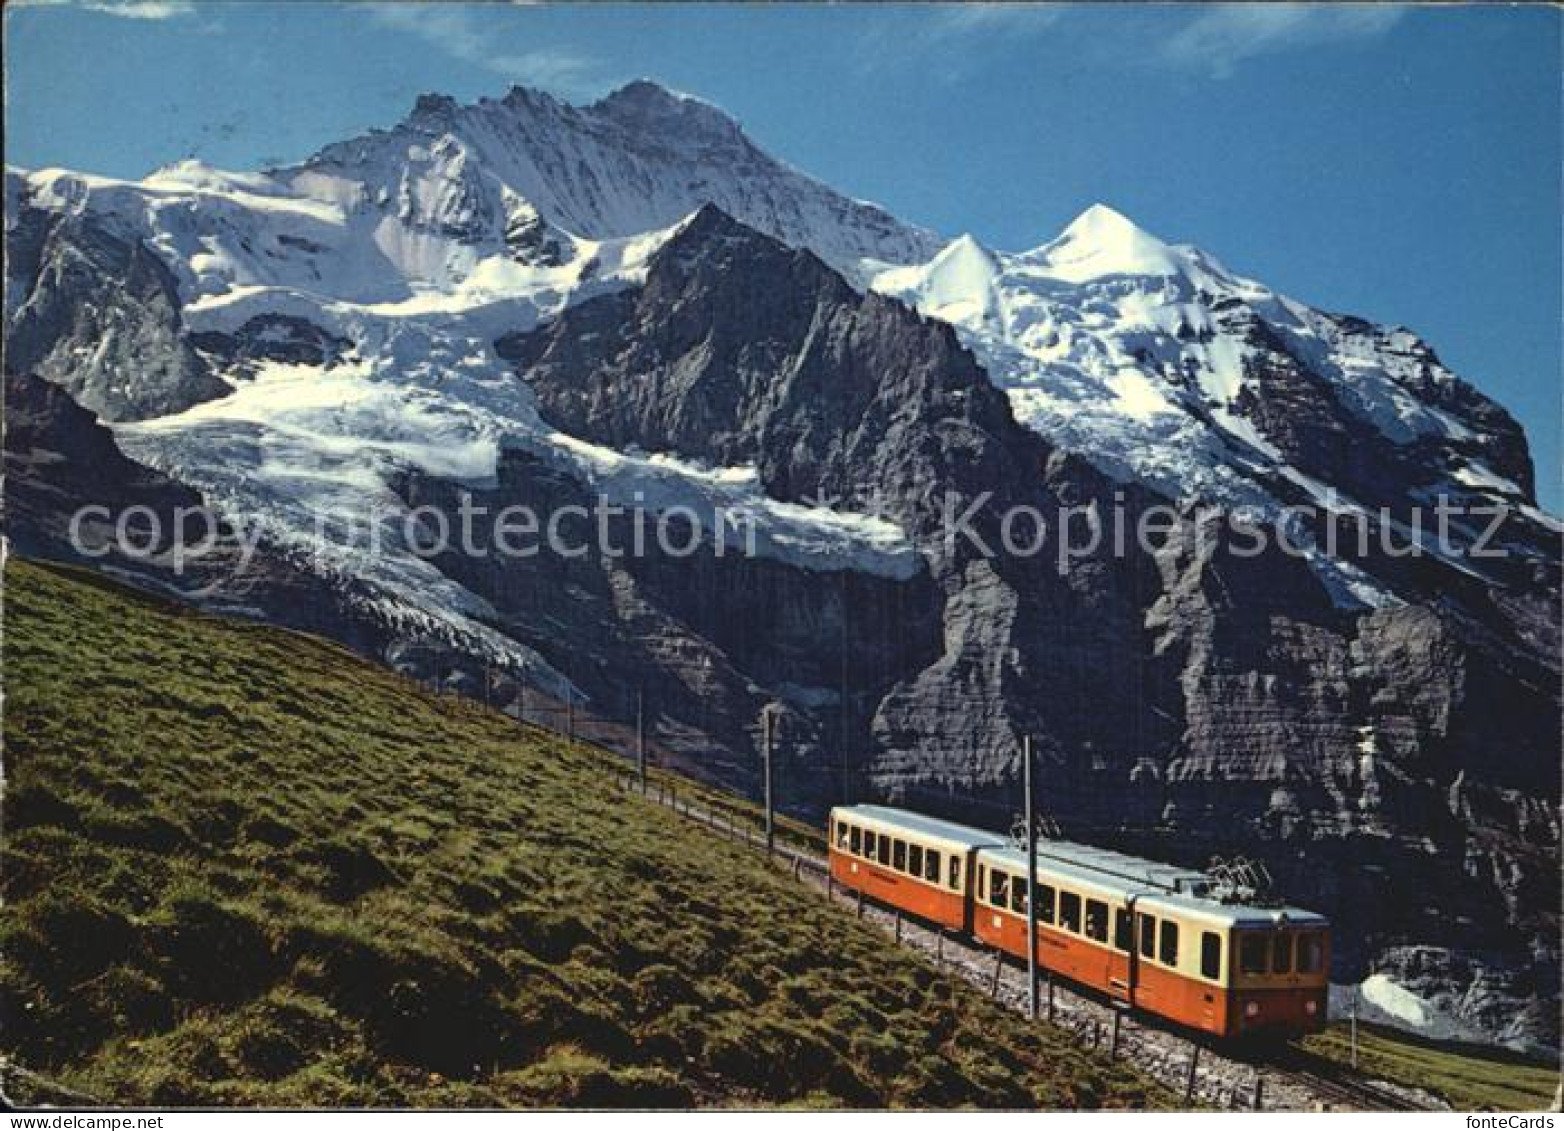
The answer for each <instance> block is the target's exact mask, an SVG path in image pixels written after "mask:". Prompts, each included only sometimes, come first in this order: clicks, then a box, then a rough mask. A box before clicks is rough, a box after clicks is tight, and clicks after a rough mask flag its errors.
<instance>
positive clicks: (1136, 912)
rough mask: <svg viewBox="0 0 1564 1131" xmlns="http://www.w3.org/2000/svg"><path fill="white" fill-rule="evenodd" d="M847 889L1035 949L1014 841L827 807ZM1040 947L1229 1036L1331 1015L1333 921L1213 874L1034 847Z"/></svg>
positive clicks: (919, 819)
mask: <svg viewBox="0 0 1564 1131" xmlns="http://www.w3.org/2000/svg"><path fill="white" fill-rule="evenodd" d="M829 835H830V856H831V874H832V875H833V876H834V877H835V879H836V881H837V882H838V883H840V884H842V885H843V886H845V887H848V888H852V889H856V890H859V891H862V892H863V893H864V895H865V896H868V897H870V898H872V899H874V900H876V901H878V902H881V903H884V904H888V905H890V906H893V907H897V908H900V909H901V910H903V911H905V912H908V913H909V914H912V915H915V916H917V917H919V918H921V919H924V920H927V921H929V922H932V923H937V924H939V925H941V926H944V927H948V928H950V929H951V930H954V931H960V932H962V933H964V934H966V935H969V936H971V937H974V938H976V939H978V940H980V941H981V942H983V943H985V944H987V945H989V946H992V947H997V948H999V949H1000V950H1003V951H1006V952H1007V953H1009V954H1012V955H1015V956H1016V957H1019V958H1023V959H1024V958H1025V957H1026V951H1027V947H1026V919H1027V916H1026V897H1027V893H1026V855H1025V853H1024V852H1023V851H1021V850H1018V849H1016V848H1015V847H1013V846H1011V844H1010V843H1009V841H1008V840H1007V838H1005V837H1002V836H999V835H996V834H994V833H989V832H984V831H983V830H981V829H974V828H968V827H967V826H965V825H958V824H954V823H952V822H950V821H942V820H937V819H935V818H932V817H926V816H923V815H921V814H918V813H912V812H908V811H907V810H904V809H892V808H887V807H884V806H879V805H853V806H848V807H839V808H836V809H833V810H832V812H831V826H830V833H829ZM1036 885H1037V893H1038V900H1037V955H1038V964H1039V967H1040V968H1041V969H1042V970H1045V971H1052V972H1054V973H1055V974H1057V975H1060V976H1062V977H1065V978H1068V979H1070V980H1072V981H1074V982H1078V983H1080V984H1081V985H1084V986H1089V987H1091V988H1093V989H1095V990H1099V991H1101V992H1103V993H1105V994H1108V995H1110V996H1111V997H1114V998H1117V999H1119V1000H1121V1001H1123V1002H1126V1003H1127V1004H1129V1005H1131V1006H1133V1007H1135V1008H1137V1009H1140V1010H1143V1011H1145V1012H1147V1013H1152V1014H1156V1015H1158V1016H1161V1017H1165V1018H1168V1019H1169V1020H1172V1021H1175V1022H1177V1023H1179V1024H1181V1025H1185V1026H1188V1027H1190V1028H1193V1029H1199V1030H1203V1031H1205V1032H1208V1033H1212V1034H1215V1035H1217V1036H1220V1037H1239V1036H1251V1035H1258V1034H1264V1035H1268V1036H1284V1037H1285V1036H1290V1035H1293V1034H1298V1033H1308V1032H1314V1031H1317V1030H1319V1029H1322V1028H1323V1027H1324V1025H1325V1016H1326V996H1327V994H1328V992H1329V985H1328V970H1329V960H1330V955H1329V948H1330V926H1329V924H1328V923H1327V922H1326V920H1325V919H1324V918H1323V917H1322V916H1320V915H1316V914H1314V913H1313V912H1310V911H1304V910H1301V909H1299V908H1295V907H1268V906H1267V907H1261V906H1254V905H1245V904H1243V903H1237V902H1232V901H1229V900H1226V899H1219V898H1217V897H1216V896H1215V895H1214V894H1213V885H1212V880H1211V879H1210V877H1208V876H1206V875H1205V874H1203V873H1200V872H1193V871H1188V870H1185V869H1181V868H1174V867H1171V866H1169V865H1165V864H1159V863H1157V862H1155V861H1151V860H1143V859H1140V858H1138V857H1134V856H1126V855H1124V854H1122V853H1117V852H1111V851H1108V850H1106V849H1101V848H1093V847H1090V846H1088V845H1083V844H1075V843H1071V842H1068V841H1058V840H1044V841H1040V842H1039V843H1038V846H1037V857H1036Z"/></svg>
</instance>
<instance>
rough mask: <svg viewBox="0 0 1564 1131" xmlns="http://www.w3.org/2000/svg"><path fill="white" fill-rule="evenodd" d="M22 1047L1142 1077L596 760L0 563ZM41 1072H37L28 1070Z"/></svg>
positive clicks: (306, 653) (701, 1091) (400, 1060)
mask: <svg viewBox="0 0 1564 1131" xmlns="http://www.w3.org/2000/svg"><path fill="white" fill-rule="evenodd" d="M5 580H6V583H7V596H6V626H5V627H6V652H5V668H4V677H5V689H6V704H5V707H6V710H5V728H4V738H5V744H6V750H7V755H8V757H7V773H8V776H9V787H8V790H7V793H6V796H5V802H4V818H5V822H6V835H5V858H4V872H3V883H4V896H5V899H6V902H7V913H6V915H5V917H4V921H3V926H0V932H3V934H0V1009H3V1010H4V1014H3V1017H0V1021H3V1030H0V1046H3V1048H4V1050H5V1052H6V1053H7V1054H8V1055H9V1056H11V1057H13V1058H14V1059H16V1060H17V1061H19V1062H20V1063H21V1064H23V1065H25V1066H27V1067H28V1068H30V1069H33V1070H36V1071H38V1072H40V1073H43V1074H44V1075H46V1076H48V1077H50V1078H52V1079H54V1080H56V1081H58V1082H59V1083H60V1084H62V1085H64V1086H67V1087H70V1088H73V1089H77V1090H79V1091H82V1092H85V1093H87V1094H89V1095H93V1096H97V1097H100V1098H102V1099H104V1100H113V1101H120V1102H145V1103H153V1104H177V1103H216V1104H261V1103H264V1104H278V1105H288V1104H322V1105H331V1104H339V1103H381V1104H414V1105H433V1104H440V1105H446V1104H449V1105H463V1104H485V1105H511V1104H517V1105H570V1104H596V1105H617V1104H633V1105H660V1104H685V1103H701V1104H746V1103H764V1104H771V1103H804V1104H812V1103H829V1104H835V1103H849V1104H874V1105H881V1104H890V1105H899V1104H916V1105H954V1104H965V1103H972V1104H980V1105H1000V1106H1028V1105H1042V1106H1048V1107H1056V1106H1057V1107H1071V1106H1092V1105H1099V1104H1101V1105H1113V1106H1126V1105H1132V1106H1139V1105H1143V1104H1148V1103H1153V1104H1154V1103H1159V1102H1163V1101H1164V1100H1165V1098H1166V1096H1165V1093H1161V1092H1159V1091H1157V1090H1155V1089H1154V1088H1152V1087H1150V1086H1148V1085H1147V1084H1145V1083H1144V1082H1143V1081H1142V1080H1140V1079H1139V1078H1138V1077H1136V1076H1134V1075H1133V1074H1132V1073H1131V1072H1130V1071H1129V1070H1128V1069H1127V1068H1125V1067H1123V1066H1114V1065H1109V1064H1106V1063H1104V1062H1103V1061H1101V1060H1097V1059H1093V1058H1091V1057H1089V1056H1087V1055H1086V1054H1084V1053H1082V1052H1080V1051H1078V1050H1076V1049H1074V1048H1072V1047H1070V1046H1069V1045H1067V1044H1065V1043H1064V1042H1063V1041H1062V1040H1060V1039H1057V1038H1055V1037H1051V1036H1049V1035H1048V1034H1047V1032H1046V1031H1045V1030H1039V1029H1036V1028H1031V1027H1028V1026H1026V1025H1025V1024H1024V1023H1023V1022H1022V1021H1021V1020H1020V1019H1019V1018H1017V1017H1015V1016H1014V1015H1011V1014H1008V1013H1005V1012H1003V1011H1001V1010H999V1009H997V1008H995V1007H993V1006H991V1005H990V1004H988V1003H987V1002H986V1001H984V1000H982V999H981V997H980V996H979V995H977V994H975V993H974V992H972V991H971V990H970V989H968V988H966V987H965V986H964V985H963V984H961V983H958V982H955V981H952V980H949V979H946V978H944V977H941V976H940V975H938V974H937V973H936V972H934V971H932V970H931V969H929V968H928V967H927V966H926V965H924V964H922V963H920V962H919V961H917V960H915V959H913V958H912V957H909V956H907V955H906V954H904V953H901V952H898V951H896V950H893V949H892V948H890V947H888V946H887V945H886V942H885V940H884V938H883V936H881V935H880V934H878V933H877V932H875V931H874V930H872V929H869V928H867V927H865V926H863V925H862V924H859V923H857V922H855V921H854V920H853V919H852V918H851V917H850V916H846V915H843V914H840V913H838V912H836V911H834V910H832V909H830V908H828V907H826V906H825V905H823V903H822V902H821V900H820V899H819V897H818V896H817V895H814V894H811V893H810V892H808V891H806V890H804V889H802V888H800V887H798V886H797V885H795V884H794V883H792V882H791V881H790V880H789V879H787V878H786V877H785V876H783V875H778V874H771V873H767V872H765V871H763V870H760V869H758V868H757V866H756V857H755V856H754V855H753V854H750V853H746V852H745V851H744V850H743V849H742V848H739V847H737V846H733V845H730V844H728V843H726V842H723V841H720V840H717V839H715V838H712V837H710V836H708V835H706V834H705V833H703V832H702V831H700V830H697V829H694V828H692V827H690V826H687V825H683V824H678V823H675V820H674V819H673V818H671V817H670V816H669V815H668V814H667V813H666V812H665V811H663V810H660V809H657V808H655V807H653V806H650V805H644V804H642V803H639V802H635V801H629V800H621V799H620V798H619V797H617V796H616V795H615V794H614V792H613V791H612V789H611V788H609V787H608V785H607V784H606V781H605V776H604V772H603V765H602V763H601V762H600V761H599V759H598V757H597V756H596V755H593V754H591V753H589V752H587V751H585V750H579V749H577V750H572V749H569V748H566V747H565V746H564V745H563V744H562V743H560V742H559V741H557V740H555V739H553V738H550V737H547V736H544V735H541V734H539V733H537V732H534V731H530V730H522V729H520V728H517V727H516V726H515V725H514V724H511V723H509V722H508V721H506V720H503V719H501V718H500V717H498V716H496V715H493V714H489V713H487V712H484V711H481V710H479V709H477V708H475V707H472V706H470V705H466V704H461V703H457V702H453V701H449V700H447V701H437V700H433V699H431V698H429V697H428V696H426V695H425V694H423V693H421V692H419V691H417V690H415V689H414V688H412V687H411V686H409V685H408V684H407V683H406V682H404V681H402V680H400V679H399V678H397V677H396V676H394V675H392V674H391V673H389V672H387V671H385V670H382V669H380V668H377V667H374V666H372V665H370V664H366V663H364V662H362V661H360V660H358V659H356V658H355V657H353V656H351V655H350V654H348V653H347V652H345V651H343V650H341V649H339V648H337V647H335V646H332V645H330V644H326V643H323V642H320V641H316V640H313V639H310V638H306V637H302V636H298V635H295V634H289V633H283V632H280V631H275V630H271V629H265V628H260V627H256V626H252V625H247V624H242V623H238V622H227V621H218V620H213V619H209V618H204V617H200V616H197V615H194V614H192V613H189V612H187V611H184V610H180V609H176V608H173V607H170V606H166V605H164V604H162V603H161V602H157V601H154V600H152V599H149V598H146V597H143V596H140V595H136V594H131V593H128V592H127V591H125V590H123V589H120V588H118V587H115V586H113V585H111V584H110V583H107V582H104V581H102V580H99V579H97V578H94V577H92V576H90V575H86V574H80V573H75V572H67V571H63V570H58V569H54V568H52V567H51V568H44V567H40V566H37V565H32V564H27V563H16V562H13V563H12V564H11V565H10V567H9V568H8V570H7V573H6V578H5ZM24 1096H25V1093H24Z"/></svg>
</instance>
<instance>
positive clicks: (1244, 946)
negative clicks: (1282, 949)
mask: <svg viewBox="0 0 1564 1131" xmlns="http://www.w3.org/2000/svg"><path fill="white" fill-rule="evenodd" d="M1268 941H1269V940H1268V939H1267V938H1266V937H1265V936H1264V935H1245V936H1244V937H1243V938H1242V939H1241V940H1239V943H1238V972H1239V973H1240V974H1264V973H1265V952H1266V949H1267V943H1268Z"/></svg>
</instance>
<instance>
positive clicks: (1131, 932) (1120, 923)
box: [1113, 907, 1135, 954]
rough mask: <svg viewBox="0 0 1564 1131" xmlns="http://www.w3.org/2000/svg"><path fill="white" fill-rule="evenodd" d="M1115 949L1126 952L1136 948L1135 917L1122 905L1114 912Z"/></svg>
mask: <svg viewBox="0 0 1564 1131" xmlns="http://www.w3.org/2000/svg"><path fill="white" fill-rule="evenodd" d="M1113 949H1114V950H1122V951H1123V952H1124V953H1125V954H1128V953H1129V952H1130V951H1132V950H1134V949H1135V917H1134V916H1133V915H1131V914H1130V913H1129V912H1128V911H1126V910H1124V908H1122V907H1120V908H1119V909H1118V910H1116V911H1115V912H1114V913H1113Z"/></svg>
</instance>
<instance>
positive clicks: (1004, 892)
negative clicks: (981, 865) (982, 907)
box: [988, 868, 1010, 907]
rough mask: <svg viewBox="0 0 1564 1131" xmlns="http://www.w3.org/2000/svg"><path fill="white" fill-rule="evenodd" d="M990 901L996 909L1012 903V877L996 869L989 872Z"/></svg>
mask: <svg viewBox="0 0 1564 1131" xmlns="http://www.w3.org/2000/svg"><path fill="white" fill-rule="evenodd" d="M988 901H989V902H990V903H992V904H993V905H994V906H995V907H1003V906H1005V904H1007V903H1009V902H1010V877H1009V876H1007V875H1005V874H1004V873H1003V872H1001V871H998V870H996V869H994V868H990V869H989V870H988Z"/></svg>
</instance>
